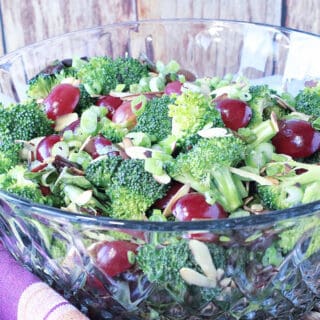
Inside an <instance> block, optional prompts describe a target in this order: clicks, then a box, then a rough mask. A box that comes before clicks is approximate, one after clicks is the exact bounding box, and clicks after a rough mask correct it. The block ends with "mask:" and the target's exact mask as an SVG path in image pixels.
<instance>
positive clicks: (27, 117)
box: [0, 100, 53, 141]
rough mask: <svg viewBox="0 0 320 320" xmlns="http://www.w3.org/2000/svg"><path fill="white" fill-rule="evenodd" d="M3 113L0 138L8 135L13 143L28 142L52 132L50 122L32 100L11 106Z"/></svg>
mask: <svg viewBox="0 0 320 320" xmlns="http://www.w3.org/2000/svg"><path fill="white" fill-rule="evenodd" d="M4 113H5V118H4V119H5V122H6V123H3V122H4V121H1V123H0V136H1V137H3V135H5V136H6V135H8V136H9V137H10V138H11V139H12V140H13V141H14V140H24V141H29V140H31V139H33V138H36V137H42V136H47V135H49V134H51V133H52V132H53V129H52V121H51V120H50V119H48V118H47V116H46V114H45V113H44V111H43V110H42V109H41V108H40V105H38V104H37V103H36V102H35V101H34V100H32V101H28V102H25V103H19V104H16V105H12V106H10V107H9V108H7V109H5V110H4ZM2 120H3V119H2Z"/></svg>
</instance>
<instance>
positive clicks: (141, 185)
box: [106, 159, 168, 219]
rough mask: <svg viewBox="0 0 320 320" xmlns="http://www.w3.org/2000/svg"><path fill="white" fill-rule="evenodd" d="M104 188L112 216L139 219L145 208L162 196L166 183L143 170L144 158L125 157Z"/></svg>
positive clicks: (166, 187) (164, 192) (165, 189)
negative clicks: (160, 181)
mask: <svg viewBox="0 0 320 320" xmlns="http://www.w3.org/2000/svg"><path fill="white" fill-rule="evenodd" d="M111 180H112V183H111V185H110V187H109V188H108V189H106V193H107V195H108V196H109V197H110V200H111V204H110V206H111V213H110V215H111V216H112V217H114V218H125V219H141V218H143V217H144V215H145V212H146V210H147V209H148V208H149V207H150V206H151V205H152V204H153V203H154V202H155V201H156V200H157V199H160V198H162V197H163V196H164V195H165V194H166V191H167V189H168V186H167V185H164V184H160V183H158V182H157V181H156V180H155V179H154V178H153V176H152V174H151V173H149V172H147V171H145V168H144V160H141V159H125V160H123V161H122V162H121V163H120V165H119V166H118V169H117V170H116V172H115V174H114V175H113V177H112V178H111Z"/></svg>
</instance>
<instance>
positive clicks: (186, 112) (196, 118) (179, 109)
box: [168, 90, 224, 138]
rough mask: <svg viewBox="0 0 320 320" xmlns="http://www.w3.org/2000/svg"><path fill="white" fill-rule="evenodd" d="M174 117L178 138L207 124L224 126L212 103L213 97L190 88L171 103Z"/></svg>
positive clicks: (170, 114)
mask: <svg viewBox="0 0 320 320" xmlns="http://www.w3.org/2000/svg"><path fill="white" fill-rule="evenodd" d="M168 114H169V117H172V134H173V135H175V136H177V137H178V138H182V137H185V136H188V135H192V134H194V133H197V132H198V131H199V130H201V129H202V128H203V127H204V126H205V125H208V124H211V125H212V126H213V127H223V126H224V125H223V122H222V120H221V114H220V112H219V111H218V110H217V109H216V108H215V107H214V106H213V104H212V103H211V97H210V96H205V95H203V94H201V93H199V92H192V91H190V90H188V91H185V92H183V93H182V94H181V95H180V96H178V97H177V98H176V100H175V102H174V103H172V104H170V105H169V113H168Z"/></svg>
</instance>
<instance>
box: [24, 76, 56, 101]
mask: <svg viewBox="0 0 320 320" xmlns="http://www.w3.org/2000/svg"><path fill="white" fill-rule="evenodd" d="M58 83H59V80H58V79H57V78H56V76H55V75H54V74H44V73H39V74H37V75H36V76H35V77H33V78H32V79H30V80H29V81H28V89H27V94H28V96H29V97H30V98H32V99H43V98H45V97H46V96H47V95H48V94H49V93H50V91H51V89H52V88H53V87H54V86H55V85H57V84H58Z"/></svg>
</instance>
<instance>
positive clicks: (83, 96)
mask: <svg viewBox="0 0 320 320" xmlns="http://www.w3.org/2000/svg"><path fill="white" fill-rule="evenodd" d="M79 89H80V99H79V102H78V104H77V106H76V109H75V111H76V112H77V113H78V114H79V115H81V114H82V112H83V111H84V110H86V109H88V108H89V107H91V106H92V105H94V104H95V101H96V99H95V98H94V97H91V96H90V94H89V93H88V92H87V90H86V89H85V86H84V85H83V84H82V83H80V85H79Z"/></svg>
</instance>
